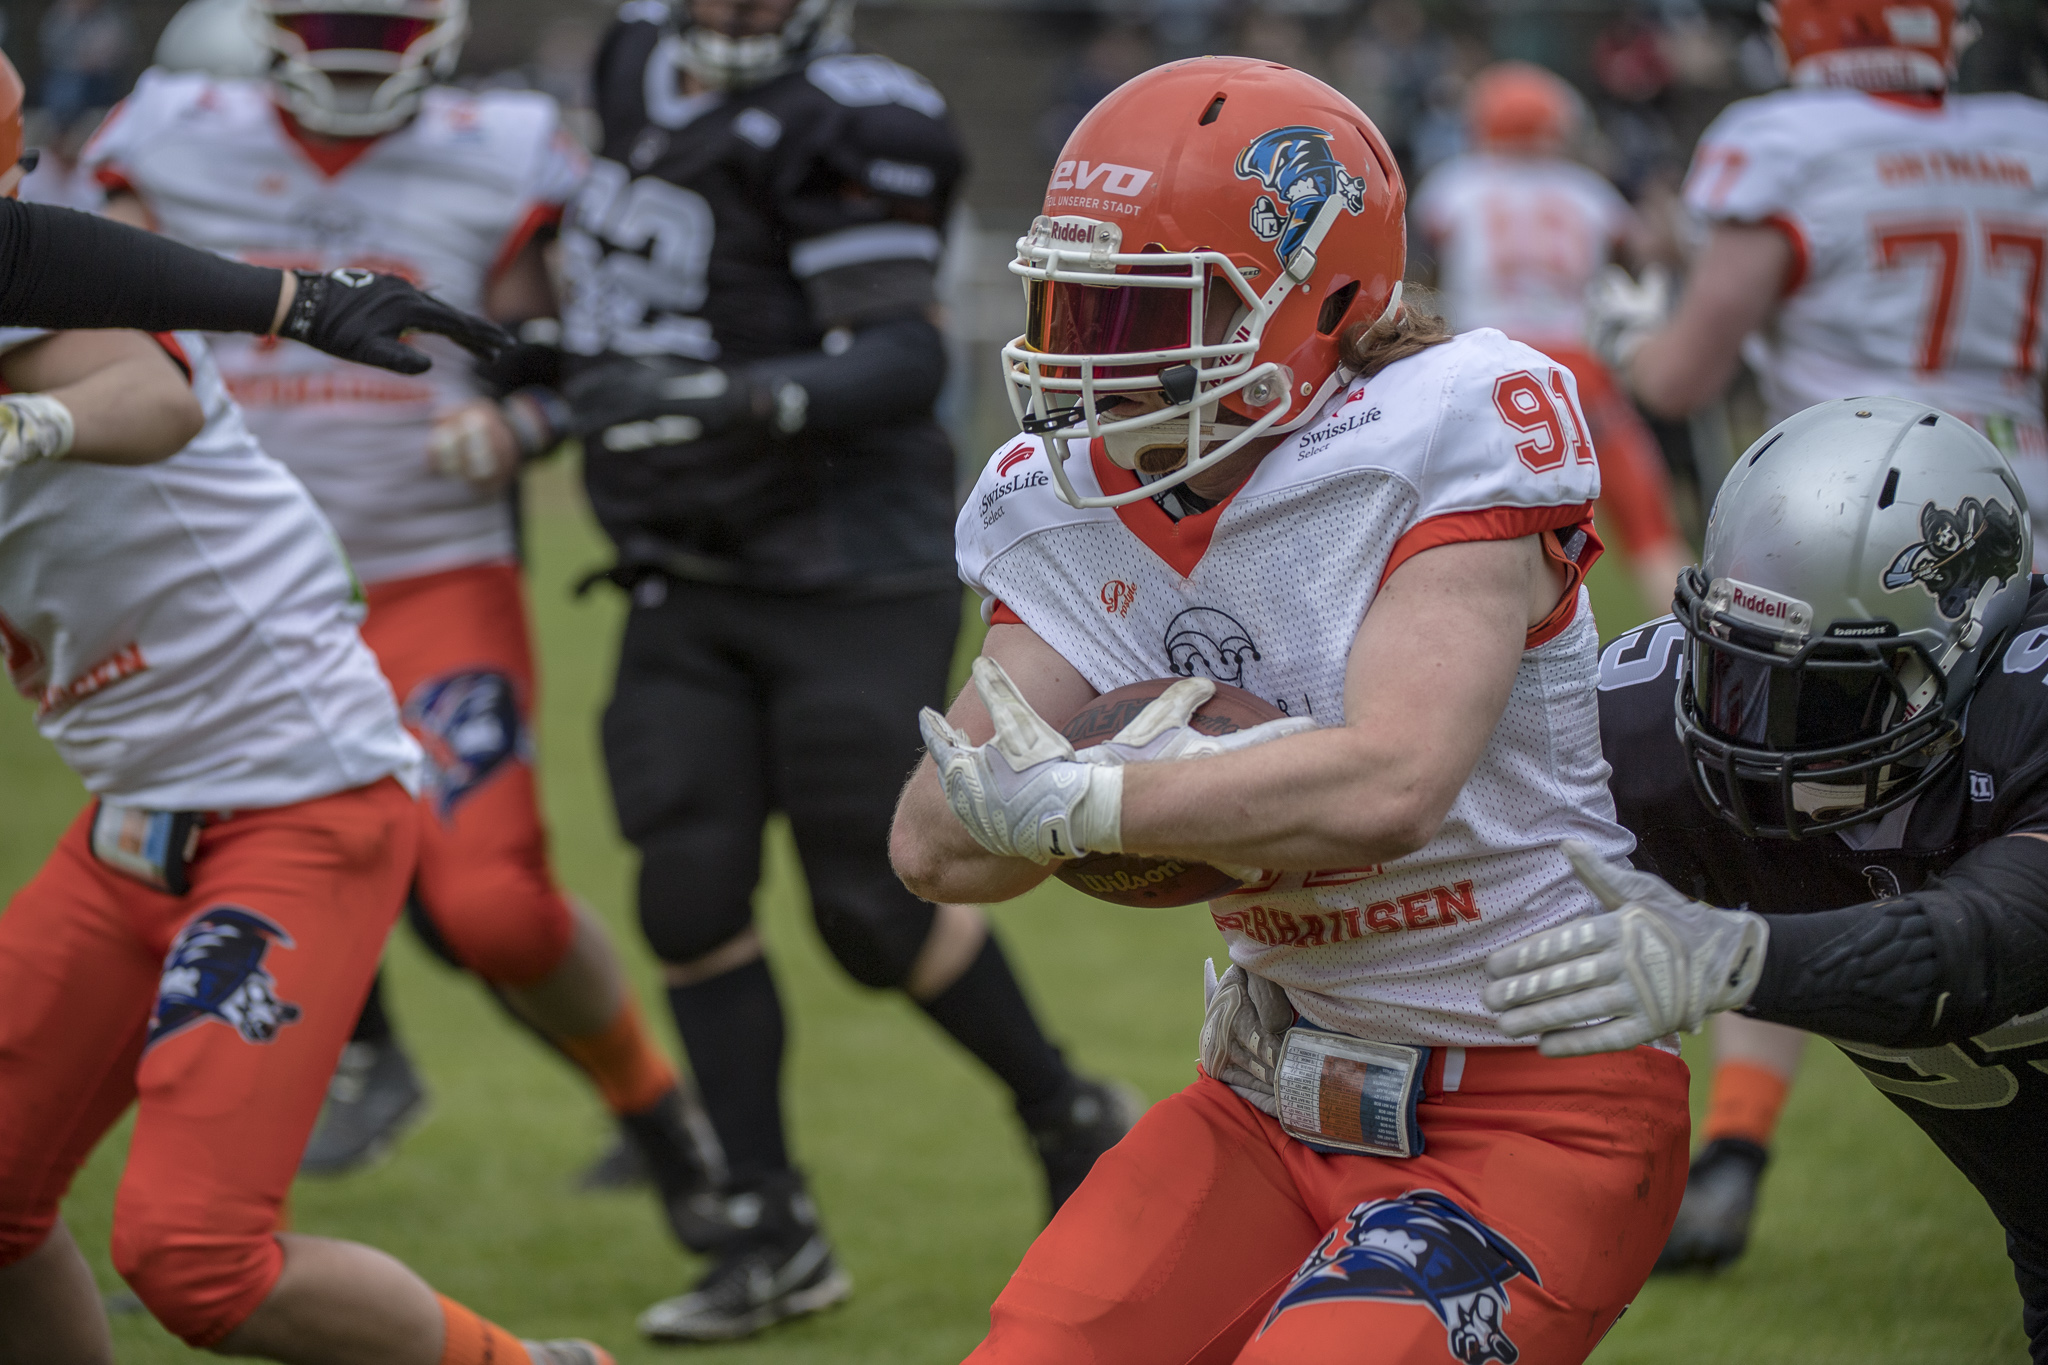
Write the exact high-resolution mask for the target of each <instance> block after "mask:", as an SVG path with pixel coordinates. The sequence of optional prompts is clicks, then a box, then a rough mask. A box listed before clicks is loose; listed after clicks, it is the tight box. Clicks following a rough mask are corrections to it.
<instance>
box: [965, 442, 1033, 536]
mask: <svg viewBox="0 0 2048 1365" xmlns="http://www.w3.org/2000/svg"><path fill="white" fill-rule="evenodd" d="M1037 453H1038V447H1036V446H1034V445H1032V444H1031V442H1029V441H1019V442H1018V443H1017V444H1016V445H1013V446H1011V447H1010V448H1009V449H1008V450H1006V451H1004V452H1003V453H1002V454H1001V455H999V456H997V457H996V484H995V487H993V488H991V489H989V490H988V491H987V492H986V493H983V494H982V495H981V500H980V501H979V502H977V503H976V504H975V508H974V510H975V512H976V514H977V515H979V516H980V517H981V524H982V525H983V526H993V525H995V524H996V523H997V522H999V521H1001V520H1002V519H1003V513H1004V511H1005V510H1007V509H1006V508H1005V507H1004V506H1003V500H1004V499H1005V498H1007V497H1009V496H1010V495H1011V494H1012V493H1022V492H1024V491H1025V490H1026V489H1031V488H1044V487H1045V486H1046V485H1047V484H1049V483H1051V482H1052V476H1051V475H1050V474H1048V473H1046V471H1045V470H1043V469H1022V468H1020V466H1023V465H1026V464H1028V463H1030V460H1031V457H1032V456H1034V455H1036V454H1037Z"/></svg>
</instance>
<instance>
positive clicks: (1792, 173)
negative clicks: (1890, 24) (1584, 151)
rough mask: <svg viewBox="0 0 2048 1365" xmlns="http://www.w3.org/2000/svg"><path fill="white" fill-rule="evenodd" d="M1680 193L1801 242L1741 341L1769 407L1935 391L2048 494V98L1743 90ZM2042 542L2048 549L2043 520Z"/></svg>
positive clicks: (2031, 489) (1705, 211)
mask: <svg viewBox="0 0 2048 1365" xmlns="http://www.w3.org/2000/svg"><path fill="white" fill-rule="evenodd" d="M1685 200H1686V204H1687V206H1688V207H1689V208H1690V209H1691V210H1692V211H1693V212H1694V213H1696V214H1698V215H1700V216H1701V217H1702V218H1705V219H1706V220H1708V221H1710V222H1734V223H1770V224H1773V225H1775V226H1777V227H1778V228H1780V229H1781V230H1782V231H1783V232H1784V233H1785V234H1786V236H1787V238H1788V239H1789V240H1790V241H1791V242H1792V244H1793V256H1794V260H1793V274H1792V278H1791V280H1790V281H1789V283H1788V292H1787V297H1786V298H1785V300H1784V302H1783V304H1782V305H1781V306H1780V307H1779V310H1778V313H1777V316H1776V317H1775V319H1774V320H1773V321H1772V324H1771V325H1770V326H1769V327H1768V328H1766V329H1764V330H1763V331H1760V332H1758V333H1757V334H1755V335H1754V336H1752V337H1751V338H1750V339H1749V341H1748V342H1747V343H1746V350H1745V357H1746V359H1747V360H1748V361H1749V364H1750V367H1751V368H1752V369H1753V370H1754V371H1755V372H1756V375H1757V382H1758V385H1759V386H1760V388H1761V389H1762V391H1763V395H1764V401H1765V403H1766V405H1767V407H1768V409H1769V417H1770V420H1772V421H1774V422H1775V421H1778V420H1779V419H1781V418H1784V417H1787V416H1789V415H1791V414H1792V413H1794V412H1798V411H1799V410H1801V409H1802V408H1806V407H1810V406H1812V405H1813V404H1815V403H1819V402H1825V401H1829V400H1832V399H1838V398H1843V397H1849V396H1852V395H1863V394H1872V395H1890V396H1896V397H1900V398H1910V399H1913V400H1915V401H1918V402H1922V403H1929V404H1932V405H1933V406H1935V407H1938V408H1942V409H1944V410H1945V411H1948V412H1952V413H1954V414H1955V415H1956V416H1958V417H1961V418H1963V419H1964V420H1966V421H1968V422H1970V423H1971V424H1973V425H1975V426H1977V427H1978V428H1979V429H1981V430H1983V431H1984V432H1985V433H1986V434H1987V435H1989V436H1990V437H1991V439H1992V441H1993V442H1994V443H1996V444H1997V445H1998V446H1999V447H2000V448H2001V449H2002V450H2003V451H2004V452H2005V454H2006V457H2007V458H2008V459H2010V460H2012V462H2013V468H2014V470H2015V472H2016V473H2017V474H2018V475H2019V478H2020V482H2021V485H2022V486H2023V487H2024V488H2025V489H2026V490H2027V496H2028V498H2029V500H2030V501H2031V502H2033V504H2034V505H2035V506H2044V505H2048V502H2044V501H2043V499H2048V436H2044V434H2043V428H2042V415H2041V375H2042V351H2043V346H2044V344H2048V337H2044V336H2043V334H2042V328H2041V326H2040V319H2041V308H2042V294H2043V291H2044V289H2048V260H2044V257H2048V104H2044V103H2043V102H2041V101H2039V100H2034V99H2029V98H2027V97H2025V96H2022V95H1954V96H1950V97H1948V98H1946V99H1945V100H1943V101H1942V102H1941V103H1940V104H1939V105H1938V106H1935V107H1932V108H1928V107H1916V106H1913V105H1909V104H1905V103H1902V102H1900V101H1897V100H1891V99H1885V98H1880V97H1878V96H1873V95H1868V94H1864V93H1862V92H1860V91H1855V90H1790V91H1781V92H1778V93H1776V94H1771V95H1765V96H1762V97H1760V98H1757V99H1751V100H1743V101H1740V102H1739V103H1736V104H1734V105H1731V106H1729V108H1728V109H1726V110H1725V111H1723V113H1722V114H1721V116H1720V117H1719V118H1718V119H1716V120H1715V121H1714V123H1713V125H1712V126H1711V127H1709V128H1708V129H1707V131H1706V133H1705V134H1704V135H1702V137H1701V139H1700V145H1699V149H1698V151H1697V152H1696V153H1695V154H1694V157H1693V164H1692V169H1691V170H1690V172H1689V173H1688V175H1687V178H1686V184H1685ZM2023 348H2024V350H2023ZM2035 545H2036V562H2037V563H2039V562H2043V561H2042V557H2041V555H2042V551H2043V550H2044V549H2048V527H2044V528H2043V529H2042V530H2040V531H2037V533H2036V539H2035Z"/></svg>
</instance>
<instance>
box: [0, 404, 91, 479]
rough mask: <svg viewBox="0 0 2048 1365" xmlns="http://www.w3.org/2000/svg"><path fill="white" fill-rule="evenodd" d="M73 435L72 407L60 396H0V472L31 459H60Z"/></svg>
mask: <svg viewBox="0 0 2048 1365" xmlns="http://www.w3.org/2000/svg"><path fill="white" fill-rule="evenodd" d="M76 434H77V428H76V426H75V425H74V424H73V422H72V420H71V409H70V408H67V407H65V406H64V402H63V400H62V399H59V398H52V397H51V396H50V395H49V394H47V393H10V394H8V395H7V396H5V397H4V398H0V474H5V473H7V472H8V471H9V470H12V469H17V468H19V467H20V466H22V465H25V464H27V463H28V462H29V461H31V460H61V459H63V458H64V457H65V456H66V455H67V454H69V453H70V451H71V442H72V440H73V438H74V437H75V436H76Z"/></svg>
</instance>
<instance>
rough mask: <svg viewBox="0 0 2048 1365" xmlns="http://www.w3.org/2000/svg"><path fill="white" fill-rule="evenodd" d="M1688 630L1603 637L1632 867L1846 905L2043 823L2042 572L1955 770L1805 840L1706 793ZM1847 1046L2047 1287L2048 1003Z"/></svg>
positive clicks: (2047, 760) (1735, 889)
mask: <svg viewBox="0 0 2048 1365" xmlns="http://www.w3.org/2000/svg"><path fill="white" fill-rule="evenodd" d="M1684 640H1685V632H1684V630H1683V628H1682V627H1680V625H1679V624H1678V622H1677V621H1676V620H1675V619H1673V618H1671V617H1669V616H1666V617H1663V618H1661V619H1659V620H1656V621H1651V622H1649V623H1648V624H1646V625H1643V626H1640V627H1638V628H1637V629H1635V630H1632V631H1629V632H1628V633H1627V634H1625V635H1622V636H1621V637H1620V638H1619V639H1617V640H1615V641H1614V642H1613V643H1612V644H1610V645H1608V647H1607V649H1606V651H1605V652H1604V653H1603V654H1602V656H1601V659H1600V734H1601V742H1602V746H1603V747H1604V748H1605V750H1606V753H1607V757H1608V760H1609V761H1610V762H1611V763H1612V764H1613V766H1614V778H1613V787H1614V800H1615V807H1616V810H1617V813H1618V815H1619V816H1620V819H1621V823H1622V824H1623V825H1625V826H1626V827H1627V828H1628V829H1629V830H1630V831H1631V832H1632V833H1634V834H1635V836H1636V840H1637V851H1636V856H1635V862H1636V864H1637V866H1639V867H1642V868H1644V869H1646V870H1648V871H1651V872H1655V873H1656V874H1657V875H1658V876H1660V877H1663V878H1664V879H1665V880H1666V881H1668V882H1670V883H1671V884H1672V885H1673V886H1676V887H1677V888H1678V889H1679V890H1681V891H1683V892H1685V893H1687V894H1688V895H1692V896H1696V897H1698V898H1699V899H1701V900H1703V901H1706V902H1707V903H1708V904H1710V905H1726V906H1747V907H1748V908H1749V909H1751V910H1754V911H1757V912H1758V913H1760V914H1774V915H1792V914H1799V913H1802V912H1810V911H1815V910H1833V909H1839V908H1841V907H1843V906H1849V905H1857V904H1861V903H1863V902H1866V901H1880V900H1885V899H1888V898H1890V897H1892V896H1898V895H1902V894H1910V893H1912V892H1914V891H1917V890H1919V889H1920V888H1921V887H1922V886H1924V885H1926V883H1927V882H1928V881H1930V880H1931V879H1933V878H1935V877H1938V876H1940V875H1941V874H1942V873H1944V872H1946V871H1947V870H1948V869H1949V868H1951V867H1953V866H1954V865H1955V864H1956V863H1957V862H1958V861H1960V860H1962V859H1964V858H1966V857H1968V855H1969V852H1970V850H1971V849H1973V848H1976V847H1978V846H1979V845H1982V844H1984V843H1986V842H1988V841H1989V840H1992V839H1995V838H2000V837H2002V836H2006V835H2013V834H2022V833H2043V834H2048V586H2044V585H2043V583H2042V580H2041V579H2039V578H2036V579H2035V580H2034V592H2033V597H2032V598H2031V600H2030V601H2029V602H2028V604H2027V614H2026V616H2025V617H2024V618H2023V619H2022V620H2021V621H2020V624H2019V626H2018V628H2017V630H2016V631H2015V632H2014V634H2013V637H2012V639H2011V640H2010V641H2009V642H2007V644H2006V645H2005V647H2004V648H2003V649H2002V650H2001V651H2000V652H1999V653H1998V654H1997V655H1996V656H1995V657H1994V658H1993V659H1992V660H1991V662H1990V663H1988V664H1987V665H1986V666H1985V670H1984V674H1983V679H1982V681H1981V682H1979V683H1978V685H1977V690H1976V692H1975V694H1974V695H1973V696H1972V697H1971V699H1970V708H1969V713H1968V717H1967V721H1966V729H1965V732H1964V738H1963V751H1962V754H1961V756H1960V758H1959V759H1957V760H1956V761H1954V762H1953V763H1951V765H1950V767H1949V770H1948V772H1947V774H1946V775H1945V776H1944V777H1943V778H1941V779H1940V780H1938V781H1937V782H1936V783H1935V784H1934V785H1933V786H1932V787H1930V788H1929V789H1928V790H1927V791H1925V792H1923V793H1921V794H1920V796H1919V797H1917V798H1916V799H1914V800H1913V801H1912V802H1911V803H1909V804H1908V805H1906V806H1903V807H1901V808H1900V809H1898V810H1896V811H1893V812H1891V813H1890V814H1889V815H1886V816H1884V817H1883V818H1881V819H1878V820H1874V821H1871V822H1869V823H1867V824H1864V825H1858V826H1855V827H1853V828H1851V829H1847V830H1842V831H1839V832H1836V833H1832V834H1822V835H1817V836H1815V837H1813V838H1810V839H1801V840H1797V841H1793V840H1781V839H1750V838H1746V837H1744V836H1743V835H1742V834H1741V833H1739V832H1738V831H1737V830H1736V828H1735V827H1734V826H1733V825H1731V824H1728V823H1726V822H1724V821H1723V820H1721V819H1720V818H1719V817H1717V816H1715V815H1714V814H1712V813H1711V812H1710V811H1709V810H1708V809H1707V807H1706V806H1705V805H1704V804H1703V803H1702V802H1701V801H1700V799H1699V798H1698V797H1697V796H1696V795H1695V794H1694V792H1693V788H1692V782H1691V779H1690V778H1689V777H1688V775H1687V773H1686V767H1685V755H1684V753H1683V751H1682V750H1681V749H1680V748H1679V744H1678V738H1677V735H1676V733H1675V732H1674V730H1673V728H1672V708H1673V702H1674V698H1675V694H1676V692H1677V688H1678V667H1679V657H1680V654H1681V653H1682V651H1683V648H1684ZM2041 909H2042V910H2043V911H2048V907H2042V908H2041ZM1986 951H1989V952H1993V953H1995V952H1997V951H1998V945H1997V944H1995V943H1994V944H1987V945H1986ZM1840 1046H1841V1047H1842V1048H1843V1050H1844V1051H1846V1052H1847V1053H1848V1054H1849V1056H1850V1060H1852V1061H1854V1062H1855V1063H1856V1065H1857V1066H1859V1067H1860V1068H1862V1070H1863V1072H1864V1074H1865V1075H1866V1076H1867V1077H1868V1079H1869V1080H1870V1083H1871V1084H1872V1085H1874V1086H1876V1087H1877V1088H1878V1089H1879V1090H1882V1091H1884V1092H1885V1094H1886V1095H1888V1096H1889V1097H1890V1098H1891V1101H1892V1103H1894V1104H1896V1105H1897V1106H1898V1107H1899V1108H1900V1109H1902V1110H1904V1111H1905V1113H1906V1115H1907V1117H1909V1118H1911V1119H1912V1120H1913V1121H1914V1122H1915V1123H1917V1124H1919V1125H1920V1127H1921V1128H1922V1129H1924V1130H1925V1131H1926V1133H1927V1135H1928V1136H1929V1137H1930V1138H1932V1139H1934V1142H1935V1145H1937V1146H1938V1147H1940V1148H1941V1150H1942V1152H1943V1153H1944V1154H1945V1155H1946V1156H1947V1157H1948V1159H1949V1160H1950V1161H1952V1162H1954V1163H1955V1165H1956V1167H1957V1168H1958V1169H1959V1170H1961V1171H1962V1172H1963V1174H1964V1175H1966V1176H1968V1177H1969V1179H1970V1183H1971V1184H1973V1185H1975V1186H1976V1187H1977V1189H1978V1190H1979V1191H1980V1192H1982V1194H1983V1195H1984V1197H1985V1199H1986V1201H1988V1202H1989V1204H1990V1205H1991V1211H1992V1212H1993V1213H1994V1214H1996V1215H1997V1216H1998V1220H1999V1222H2001V1223H2002V1224H2004V1226H2005V1228H2006V1231H2007V1232H2008V1233H2010V1234H2011V1235H2012V1238H2013V1245H2012V1248H2011V1249H2012V1252H2013V1259H2014V1261H2015V1263H2016V1264H2017V1265H2018V1267H2019V1269H2020V1274H2021V1277H2022V1280H2023V1282H2024V1281H2025V1280H2026V1278H2027V1277H2028V1276H2029V1275H2030V1274H2031V1275H2032V1276H2033V1277H2034V1278H2035V1280H2036V1285H2035V1287H2032V1288H2029V1289H2028V1291H2027V1292H2028V1298H2029V1300H2030V1301H2031V1300H2033V1299H2034V1298H2035V1297H2036V1294H2037V1293H2038V1292H2048V1182H2044V1181H2043V1180H2042V1179H2041V1176H2040V1173H2041V1167H2042V1163H2043V1160H2044V1158H2048V1136H2044V1135H2048V1074H2044V1071H2048V1011H2044V1012H2043V1013H2041V1014H2036V1015H2029V1016H2027V1017H2025V1018H2021V1019H2015V1020H2013V1021H2012V1022H2010V1023H2007V1024H2004V1025H2001V1026H2000V1027H1998V1028H1995V1029H1992V1030H1990V1031H1989V1032H1987V1033H1983V1034H1979V1035H1978V1036H1976V1037H1974V1038H1971V1039H1969V1040H1968V1041H1966V1042H1962V1043H1951V1044H1947V1045H1945V1046H1942V1047H1935V1048H1912V1049H1901V1048H1886V1047H1877V1046H1874V1045H1869V1044H1863V1043H1856V1044H1848V1043H1843V1044H1840Z"/></svg>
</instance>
